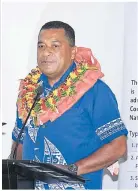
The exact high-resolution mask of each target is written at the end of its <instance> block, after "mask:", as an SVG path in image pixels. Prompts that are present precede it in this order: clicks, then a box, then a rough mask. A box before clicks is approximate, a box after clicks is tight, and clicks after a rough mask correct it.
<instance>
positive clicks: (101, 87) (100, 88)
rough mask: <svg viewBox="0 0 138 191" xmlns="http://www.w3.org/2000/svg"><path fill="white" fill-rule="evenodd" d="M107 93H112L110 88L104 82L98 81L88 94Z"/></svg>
mask: <svg viewBox="0 0 138 191" xmlns="http://www.w3.org/2000/svg"><path fill="white" fill-rule="evenodd" d="M106 92H112V90H111V89H110V87H109V86H108V85H107V84H106V83H105V82H104V81H102V80H100V79H98V80H97V81H96V83H95V84H94V86H92V87H91V88H90V89H89V91H88V93H90V94H96V95H97V94H99V93H100V94H101V93H106Z"/></svg>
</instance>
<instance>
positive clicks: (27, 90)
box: [17, 62, 98, 123]
mask: <svg viewBox="0 0 138 191" xmlns="http://www.w3.org/2000/svg"><path fill="white" fill-rule="evenodd" d="M88 70H98V69H97V67H96V66H92V65H90V64H88V63H86V62H82V63H79V64H77V66H76V68H75V70H74V71H72V72H71V73H70V74H69V76H68V77H67V78H66V80H65V82H64V83H63V84H61V85H60V86H59V87H58V88H57V89H55V90H53V91H52V92H51V93H50V94H49V95H48V96H47V97H44V98H40V100H39V101H38V102H37V103H36V105H35V107H34V109H33V110H32V112H31V115H30V116H31V117H32V118H33V119H34V122H35V123H36V122H37V115H38V114H39V113H43V112H45V111H46V110H47V109H50V110H51V111H52V112H58V108H57V103H58V102H59V101H60V100H61V99H62V98H63V97H71V96H73V95H75V94H76V86H75V84H76V83H77V82H78V81H82V80H83V76H84V74H85V73H86V71H88ZM41 74H42V73H41V71H40V69H39V68H38V67H36V68H35V69H33V70H32V71H31V73H29V74H28V76H27V77H26V78H25V79H24V80H22V82H21V85H20V89H19V91H20V92H19V96H18V100H17V104H18V111H19V116H20V118H21V119H23V120H25V118H26V116H27V113H28V112H29V110H30V108H31V106H32V104H33V100H34V97H35V96H36V94H37V91H36V90H37V88H38V87H39V86H40V83H41V82H40V83H38V80H39V78H40V76H41Z"/></svg>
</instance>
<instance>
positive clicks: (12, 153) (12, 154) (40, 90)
mask: <svg viewBox="0 0 138 191" xmlns="http://www.w3.org/2000/svg"><path fill="white" fill-rule="evenodd" d="M36 93H37V94H36V96H35V98H34V102H33V105H32V107H31V109H30V111H29V113H28V115H27V118H26V120H25V122H24V124H23V126H22V128H21V130H20V133H19V135H18V137H17V141H16V145H15V148H14V150H13V152H11V154H10V159H16V155H17V148H18V145H19V141H20V139H21V136H22V134H23V131H24V129H25V125H26V123H27V121H28V119H29V117H30V114H31V111H32V110H33V108H34V106H35V104H36V102H37V101H38V100H39V99H40V96H41V94H42V93H43V87H42V86H41V85H40V86H39V87H38V88H37V89H36Z"/></svg>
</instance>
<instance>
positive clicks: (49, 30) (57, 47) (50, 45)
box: [37, 21, 76, 80]
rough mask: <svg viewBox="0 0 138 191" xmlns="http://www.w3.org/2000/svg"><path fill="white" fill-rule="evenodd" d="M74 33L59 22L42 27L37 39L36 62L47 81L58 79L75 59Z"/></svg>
mask: <svg viewBox="0 0 138 191" xmlns="http://www.w3.org/2000/svg"><path fill="white" fill-rule="evenodd" d="M75 51H76V48H75V32H74V30H73V28H72V27H71V26H69V25H68V24H66V23H63V22H61V21H51V22H48V23H46V24H45V25H43V26H42V28H41V30H40V33H39V37H38V48H37V62H38V66H39V68H40V70H41V71H42V72H43V73H44V74H45V75H47V76H48V78H49V79H55V80H56V79H59V78H60V77H61V76H62V75H63V74H64V72H65V71H66V70H67V69H68V67H69V66H70V65H71V63H72V61H73V59H74V57H75Z"/></svg>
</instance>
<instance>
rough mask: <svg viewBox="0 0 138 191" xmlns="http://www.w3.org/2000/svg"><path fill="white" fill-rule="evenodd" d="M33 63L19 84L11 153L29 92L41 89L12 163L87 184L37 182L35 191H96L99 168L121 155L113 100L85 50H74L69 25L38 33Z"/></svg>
mask: <svg viewBox="0 0 138 191" xmlns="http://www.w3.org/2000/svg"><path fill="white" fill-rule="evenodd" d="M37 62H38V67H37V68H36V69H34V70H32V72H31V73H29V75H28V76H27V77H26V78H25V79H24V80H22V82H21V85H20V89H19V96H18V100H17V120H16V126H15V128H14V130H13V133H12V138H13V146H12V150H14V147H15V143H16V140H17V137H18V134H19V132H20V129H21V127H22V125H23V122H24V121H25V119H26V116H27V114H28V112H29V110H30V108H31V106H32V103H33V98H34V97H35V95H36V94H35V93H34V92H35V90H36V89H37V88H38V87H39V86H42V87H43V90H44V91H43V94H42V95H41V98H40V100H39V101H38V103H37V104H36V106H35V108H34V110H33V111H32V113H31V116H30V118H29V120H28V123H27V125H26V127H27V128H26V129H25V133H24V136H23V137H22V139H21V140H20V144H19V146H18V150H17V159H30V160H36V161H39V162H47V163H52V164H55V165H57V166H58V165H59V166H60V167H61V168H65V169H67V170H69V171H72V172H74V173H76V174H78V175H82V176H83V177H84V178H87V179H89V180H90V181H86V184H85V185H81V184H65V183H63V182H59V183H58V184H49V185H47V184H45V183H43V182H40V181H37V182H36V189H66V188H73V189H101V188H102V176H103V169H104V168H105V167H108V166H110V165H111V164H113V163H114V162H116V161H117V160H118V159H119V158H120V157H122V156H123V155H124V154H125V153H126V135H127V130H126V128H125V125H124V123H123V122H122V120H121V118H120V114H119V111H118V106H117V102H116V98H115V95H114V94H113V93H112V91H111V90H110V88H109V87H108V86H107V85H106V84H105V83H104V82H102V81H101V80H100V78H101V77H102V76H103V74H102V72H101V69H100V65H99V63H98V61H97V60H96V59H95V58H94V56H93V55H92V53H91V50H90V49H86V48H79V47H76V46H75V33H74V30H73V29H72V27H71V26H69V25H68V24H66V23H63V22H60V21H52V22H48V23H46V24H45V25H44V26H43V27H42V28H41V30H40V33H39V36H38V47H37Z"/></svg>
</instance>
